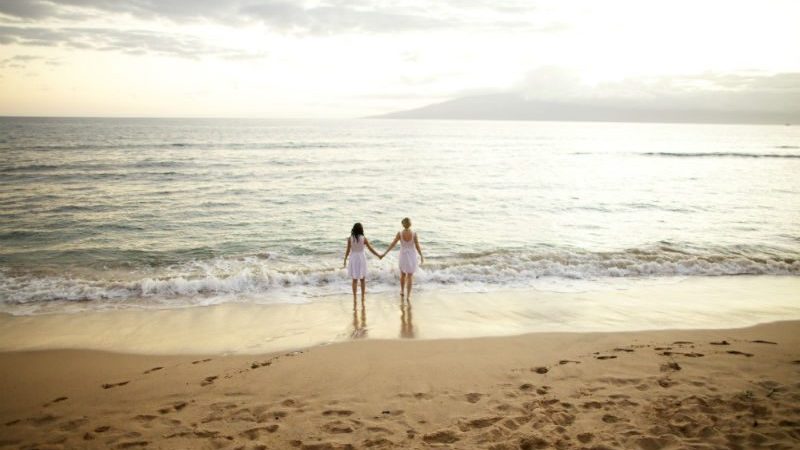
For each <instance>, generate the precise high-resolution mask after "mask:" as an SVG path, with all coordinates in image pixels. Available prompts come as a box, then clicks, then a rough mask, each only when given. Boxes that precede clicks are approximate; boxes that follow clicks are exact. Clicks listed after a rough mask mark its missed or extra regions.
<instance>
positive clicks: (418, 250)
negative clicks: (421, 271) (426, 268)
mask: <svg viewBox="0 0 800 450" xmlns="http://www.w3.org/2000/svg"><path fill="white" fill-rule="evenodd" d="M414 247H417V253H419V264H420V265H422V264H425V257H424V256H422V249H421V248H420V247H419V239H417V233H414Z"/></svg>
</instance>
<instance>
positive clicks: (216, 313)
mask: <svg viewBox="0 0 800 450" xmlns="http://www.w3.org/2000/svg"><path fill="white" fill-rule="evenodd" d="M565 284H567V283H565ZM571 288H572V289H574V288H575V287H574V286H573V287H571ZM347 289H348V286H343V291H345V292H346V291H347ZM258 301H259V299H253V302H251V303H229V304H222V305H215V306H204V307H191V308H183V309H163V310H153V309H149V310H148V309H128V310H118V311H93V312H88V311H84V312H79V313H74V314H64V313H59V314H44V315H35V316H10V315H7V314H0V351H16V350H46V349H88V350H103V351H111V352H122V353H146V354H263V353H269V352H274V351H290V350H298V349H304V348H308V347H313V346H317V345H324V344H331V343H336V342H345V341H349V340H351V339H353V338H357V339H409V338H414V339H444V338H473V337H485V336H510V335H519V334H524V333H532V332H554V331H579V332H585V331H609V332H616V331H635V330H654V329H677V328H685V329H708V328H737V327H745V326H750V325H755V324H758V323H766V322H774V321H778V320H800V278H797V277H763V276H761V277H746V276H740V277H690V278H689V279H686V280H682V281H679V282H675V281H660V280H654V281H646V282H630V281H625V280H619V283H615V284H614V285H610V286H608V287H607V288H606V289H594V290H591V291H585V292H584V291H580V290H578V291H575V292H547V291H535V290H531V289H519V290H507V291H503V292H491V293H453V292H447V291H437V290H433V289H430V288H428V287H427V286H420V287H419V288H418V289H417V290H415V292H414V295H413V297H412V301H411V304H410V305H409V304H408V303H401V301H400V298H399V296H397V295H395V293H394V292H391V293H388V292H382V293H368V295H367V301H366V303H365V304H363V305H362V303H361V302H360V300H359V301H358V302H357V304H356V305H355V307H354V305H353V300H352V296H350V295H348V294H346V293H345V294H342V295H338V296H330V297H324V298H316V299H313V300H312V301H311V302H310V303H307V304H259V303H257V302H258Z"/></svg>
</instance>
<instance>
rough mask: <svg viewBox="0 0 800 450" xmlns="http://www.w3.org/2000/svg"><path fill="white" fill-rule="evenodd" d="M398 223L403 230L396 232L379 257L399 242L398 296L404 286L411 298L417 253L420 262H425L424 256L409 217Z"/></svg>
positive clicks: (407, 295)
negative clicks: (401, 225)
mask: <svg viewBox="0 0 800 450" xmlns="http://www.w3.org/2000/svg"><path fill="white" fill-rule="evenodd" d="M400 223H401V224H403V230H402V231H398V232H397V235H396V236H395V237H394V240H393V241H392V243H391V245H389V248H387V249H386V251H385V252H383V255H381V258H383V257H384V256H386V254H387V253H389V251H391V250H392V249H393V248H394V246H395V245H396V244H397V243H398V242H400V258H399V261H400V296H401V297H402V296H403V288H405V294H406V298H411V286H412V284H413V283H414V272H415V271H416V270H417V254H419V263H420V264H422V263H424V262H425V258H424V257H423V256H422V249H421V248H420V247H419V239H418V238H417V233H415V232H413V231H411V219H409V218H408V217H406V218H404V219H403V220H401V221H400Z"/></svg>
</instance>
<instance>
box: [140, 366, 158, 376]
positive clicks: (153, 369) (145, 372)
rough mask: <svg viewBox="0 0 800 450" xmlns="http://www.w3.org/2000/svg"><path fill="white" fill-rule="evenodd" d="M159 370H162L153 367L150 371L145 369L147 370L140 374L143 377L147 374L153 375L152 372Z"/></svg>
mask: <svg viewBox="0 0 800 450" xmlns="http://www.w3.org/2000/svg"><path fill="white" fill-rule="evenodd" d="M161 369H163V367H153V368H152V369H147V370H145V371H144V372H142V373H143V374H144V375H147V374H148V373H153V372H155V371H157V370H161Z"/></svg>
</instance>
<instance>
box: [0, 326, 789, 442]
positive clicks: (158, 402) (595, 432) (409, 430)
mask: <svg viewBox="0 0 800 450" xmlns="http://www.w3.org/2000/svg"><path fill="white" fill-rule="evenodd" d="M0 368H2V370H0V391H2V393H3V395H2V397H3V401H2V403H0V446H3V447H7V448H42V449H45V448H59V449H61V448H168V449H172V448H174V449H182V448H193V449H194V448H229V449H235V448H239V449H266V448H271V449H286V448H298V449H350V448H454V449H455V448H459V449H462V448H463V449H471V448H487V449H495V450H499V449H518V448H519V449H540V448H541V449H544V448H557V449H573V448H574V449H580V448H585V449H638V448H641V449H647V450H650V449H661V448H720V449H722V448H725V449H728V448H732V449H737V448H739V449H750V448H772V449H792V448H798V447H799V446H800V322H798V321H789V322H777V323H771V324H765V325H758V326H755V327H751V328H744V329H726V330H673V331H646V332H614V333H535V334H526V335H522V336H510V337H493V338H492V337H487V338H475V339H442V340H369V339H367V340H356V341H352V342H346V343H337V344H332V345H327V346H317V347H313V348H308V349H304V350H302V351H294V352H279V353H269V354H259V355H229V356H223V355H219V354H208V355H201V356H198V355H194V356H190V355H132V354H120V353H106V352H97V351H86V350H47V351H21V352H5V353H2V354H0Z"/></svg>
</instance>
